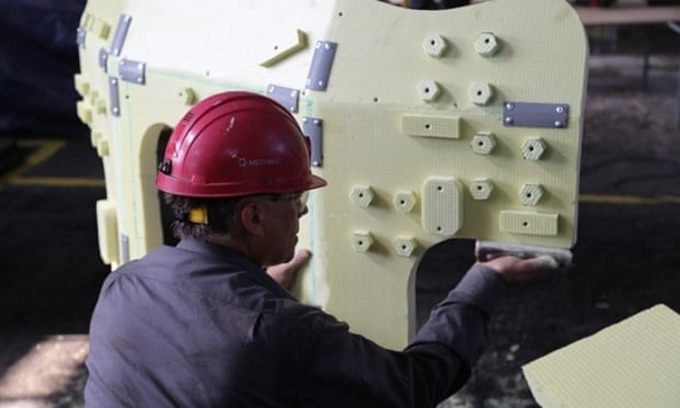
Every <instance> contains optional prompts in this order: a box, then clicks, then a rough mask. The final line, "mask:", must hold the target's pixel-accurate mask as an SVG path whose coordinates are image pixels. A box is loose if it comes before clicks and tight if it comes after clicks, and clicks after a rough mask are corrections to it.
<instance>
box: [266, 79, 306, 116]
mask: <svg viewBox="0 0 680 408" xmlns="http://www.w3.org/2000/svg"><path fill="white" fill-rule="evenodd" d="M267 96H268V97H270V98H272V99H273V100H275V101H276V102H278V103H280V104H281V105H283V106H285V107H286V108H288V110H289V111H291V112H293V113H297V111H298V98H299V96H300V91H299V90H297V89H293V88H286V87H284V86H278V85H273V84H272V85H269V86H268V87H267Z"/></svg>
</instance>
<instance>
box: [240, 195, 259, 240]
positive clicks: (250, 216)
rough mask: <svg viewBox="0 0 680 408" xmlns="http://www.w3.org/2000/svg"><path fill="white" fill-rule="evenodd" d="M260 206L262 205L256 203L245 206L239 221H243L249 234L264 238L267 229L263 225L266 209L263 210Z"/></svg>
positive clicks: (244, 227) (242, 223)
mask: <svg viewBox="0 0 680 408" xmlns="http://www.w3.org/2000/svg"><path fill="white" fill-rule="evenodd" d="M259 204H260V203H258V202H256V201H254V202H250V203H246V204H245V205H243V207H241V211H240V213H239V219H240V221H241V225H243V229H244V230H245V231H246V232H247V233H250V234H253V235H256V236H258V237H262V236H264V234H265V228H264V224H263V220H264V217H263V211H264V208H262V207H261V206H260V205H259Z"/></svg>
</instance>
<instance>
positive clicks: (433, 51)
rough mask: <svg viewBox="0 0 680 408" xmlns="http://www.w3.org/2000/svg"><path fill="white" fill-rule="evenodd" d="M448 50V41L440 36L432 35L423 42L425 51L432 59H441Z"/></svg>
mask: <svg viewBox="0 0 680 408" xmlns="http://www.w3.org/2000/svg"><path fill="white" fill-rule="evenodd" d="M447 48H448V43H447V42H446V39H445V38H444V37H442V36H441V35H439V34H430V35H428V36H427V37H425V39H424V40H423V49H424V50H425V52H426V53H427V55H429V56H431V57H441V56H442V55H443V54H444V52H445V51H446V49H447Z"/></svg>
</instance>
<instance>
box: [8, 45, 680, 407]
mask: <svg viewBox="0 0 680 408" xmlns="http://www.w3.org/2000/svg"><path fill="white" fill-rule="evenodd" d="M598 61H599V63H600V65H597V64H595V65H594V68H593V71H592V77H591V82H590V89H589V97H588V104H587V115H586V130H585V134H584V142H583V159H582V183H581V194H582V196H581V200H580V216H579V234H578V243H577V244H576V246H575V248H574V250H573V252H574V265H573V266H572V267H570V268H569V269H568V270H564V271H561V272H560V273H557V274H555V275H553V276H552V277H550V278H548V279H546V280H543V281H541V282H535V283H532V284H529V285H524V286H521V287H515V288H513V289H512V290H511V291H509V293H508V294H507V296H505V298H504V299H502V301H501V305H500V307H499V308H498V311H497V314H496V315H495V316H494V317H493V319H492V324H491V336H492V343H491V346H490V348H489V349H488V351H487V352H486V353H485V354H484V355H483V356H482V358H481V360H480V362H479V365H478V367H477V368H476V370H475V372H474V375H473V377H472V379H471V381H470V382H469V383H468V385H467V386H466V387H465V388H464V389H463V390H462V391H461V392H460V393H459V394H458V395H457V396H456V397H455V398H453V399H452V400H450V401H448V402H447V403H446V406H461V407H533V406H536V404H535V403H534V402H533V399H532V398H531V395H530V391H529V390H528V388H527V386H526V383H525V381H524V378H523V376H522V374H521V366H522V365H523V364H525V363H527V362H529V361H531V360H533V359H536V358H539V357H541V356H542V355H544V354H546V353H548V352H550V351H552V350H555V349H557V348H559V347H562V346H564V345H567V344H569V343H571V342H573V341H575V340H577V339H580V338H582V337H584V336H588V335H590V334H593V333H595V332H596V331H597V330H599V329H601V328H603V327H606V326H608V325H611V324H613V323H616V322H618V321H620V320H621V319H623V318H625V317H628V316H630V315H632V314H634V313H636V312H637V311H640V310H642V309H645V308H647V307H650V306H652V305H654V304H657V303H665V304H667V305H668V306H670V307H671V308H673V309H675V310H676V311H680V296H678V293H680V270H679V268H678V266H677V265H678V264H679V263H680V250H678V245H680V206H679V205H680V171H679V170H680V159H678V158H679V157H680V154H679V153H680V151H679V150H680V143H678V141H680V131H679V130H678V128H677V127H676V124H675V117H674V114H675V109H676V105H675V98H676V94H675V87H676V81H675V78H676V77H675V75H676V74H675V71H671V70H670V69H669V70H668V71H667V72H666V71H665V70H661V71H660V72H654V71H652V72H651V77H650V88H649V90H647V91H646V92H644V91H642V90H641V86H640V85H641V82H640V77H639V73H640V71H639V70H638V68H639V65H638V64H637V60H635V59H633V60H630V59H626V60H625V61H624V62H626V64H623V65H622V63H621V61H619V60H613V61H608V60H598ZM598 61H595V62H598ZM657 62H658V63H660V64H662V65H663V64H665V63H666V62H667V61H666V60H663V61H657ZM677 62H678V61H677V59H673V60H672V61H671V62H670V63H669V64H670V66H672V67H677ZM613 79H616V81H614V80H613ZM10 136H13V135H7V136H6V137H10ZM14 136H16V135H14ZM11 138H12V139H14V140H17V141H18V145H17V146H16V148H15V149H13V150H12V151H11V154H12V155H13V156H12V158H13V160H14V159H16V160H15V163H16V164H17V165H15V166H14V167H13V168H12V169H10V170H9V171H8V172H5V173H4V174H0V243H1V245H0V270H1V273H0V408H5V407H17V408H18V407H79V406H82V394H81V393H82V384H83V381H84V379H85V376H86V373H85V371H84V369H83V368H82V364H81V362H82V358H83V357H84V355H83V352H82V350H83V348H82V347H86V342H85V340H86V339H85V338H83V337H78V335H84V334H86V333H87V327H88V322H89V316H90V312H91V310H92V307H93V305H94V302H95V299H96V295H97V292H98V289H99V285H100V284H101V281H102V279H103V278H104V276H105V275H106V273H107V272H108V268H107V267H106V266H104V265H103V264H102V263H101V261H100V260H99V256H98V248H97V234H96V220H95V210H94V208H95V201H96V200H97V199H100V198H103V197H104V196H105V191H104V188H103V185H102V184H101V177H102V171H101V164H100V162H99V159H98V157H97V155H96V153H95V151H94V150H93V149H92V148H91V147H90V146H89V141H88V140H86V139H83V138H71V139H63V140H62V139H47V140H36V139H31V138H27V137H11ZM6 154H9V153H8V152H7V151H5V152H3V157H6V156H5V155H6ZM3 160H4V159H3ZM32 161H35V162H32ZM22 165H23V167H22ZM44 177H49V178H48V179H44ZM98 179H99V182H97V180H98ZM60 180H61V181H60ZM472 245H473V243H472V242H470V241H455V242H451V243H447V244H444V245H441V246H438V247H435V248H434V249H433V250H432V251H430V254H429V255H428V258H427V259H425V260H424V261H423V262H424V263H425V262H430V263H431V264H432V265H434V267H433V268H432V270H433V272H432V273H430V274H429V276H425V275H423V276H422V277H420V278H419V282H418V285H419V294H420V295H419V299H418V301H419V305H420V309H421V311H423V312H422V313H425V311H426V310H428V308H429V307H430V306H431V305H432V304H433V303H434V302H436V301H437V300H438V298H439V297H441V296H443V294H444V293H445V291H446V289H447V288H448V287H450V286H452V285H453V284H455V282H456V281H457V279H459V277H460V276H456V274H455V273H451V272H450V270H451V269H456V270H461V271H462V270H464V269H465V268H466V266H467V265H468V264H469V263H470V262H471V261H472V260H471V258H470V256H471V253H472ZM452 265H455V267H452ZM444 266H446V269H445V268H444ZM54 335H66V336H65V337H57V338H55V337H53V336H54ZM74 336H75V337H74ZM46 341H48V342H49V341H51V342H52V343H44V342H46ZM78 341H80V343H78ZM45 344H52V346H47V345H45ZM54 344H56V345H57V346H55V345H54ZM38 345H42V346H38ZM35 350H39V351H40V350H42V351H43V354H47V357H44V358H47V359H48V360H47V361H48V362H45V361H46V360H42V361H43V362H42V363H34V364H52V363H49V353H48V352H46V351H45V350H54V351H52V356H53V357H54V358H55V359H57V357H58V355H57V354H59V353H60V352H59V350H62V352H61V353H62V354H63V350H70V351H69V352H70V353H71V354H70V355H71V356H72V358H71V359H66V360H64V359H61V360H59V361H62V363H63V364H64V365H65V366H68V367H70V371H68V370H67V371H65V373H68V378H69V379H70V380H69V381H66V382H59V381H56V382H54V383H55V384H56V388H54V389H49V387H47V386H45V387H43V388H40V387H38V388H35V386H29V385H30V384H28V385H27V383H30V382H31V381H30V378H24V380H23V382H21V381H18V380H17V379H13V380H11V381H10V380H9V379H8V377H9V375H10V374H12V373H15V371H16V370H15V368H16V366H17V362H18V361H19V360H20V359H21V358H22V357H24V356H26V355H27V354H29V352H30V351H35ZM74 350H75V351H74ZM57 360H58V359H57ZM28 372H32V371H30V370H29V371H28ZM63 375H66V374H63ZM18 378H19V380H21V378H22V377H21V376H20V375H19V377H18ZM53 385H54V384H53ZM13 387H14V388H13ZM36 389H37V390H38V391H36ZM31 392H32V393H33V394H31Z"/></svg>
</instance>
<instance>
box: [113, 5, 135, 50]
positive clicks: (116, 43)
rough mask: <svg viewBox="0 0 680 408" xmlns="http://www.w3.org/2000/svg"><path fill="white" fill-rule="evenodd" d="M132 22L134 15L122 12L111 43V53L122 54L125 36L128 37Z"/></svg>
mask: <svg viewBox="0 0 680 408" xmlns="http://www.w3.org/2000/svg"><path fill="white" fill-rule="evenodd" d="M131 22H132V17H131V16H129V15H127V14H121V15H120V18H119V19H118V27H117V28H116V34H115V35H114V36H113V42H112V43H111V54H113V55H115V56H116V57H118V56H120V52H121V50H122V49H123V44H124V43H125V38H126V37H127V33H128V29H129V28H130V23H131Z"/></svg>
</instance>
